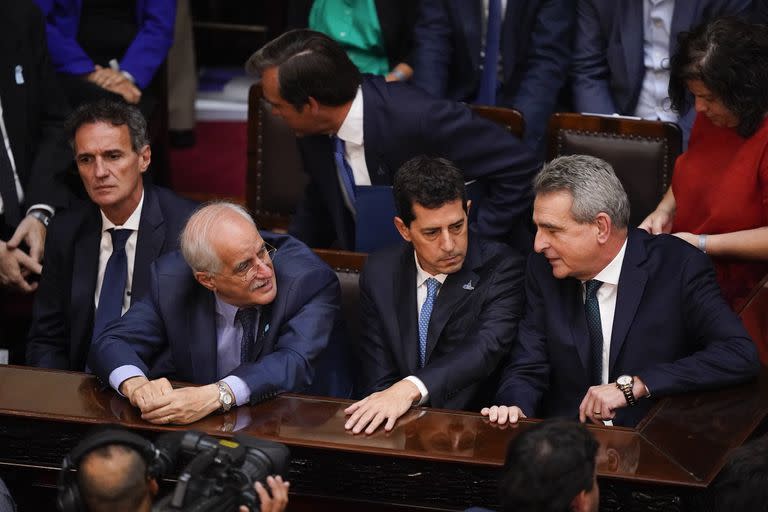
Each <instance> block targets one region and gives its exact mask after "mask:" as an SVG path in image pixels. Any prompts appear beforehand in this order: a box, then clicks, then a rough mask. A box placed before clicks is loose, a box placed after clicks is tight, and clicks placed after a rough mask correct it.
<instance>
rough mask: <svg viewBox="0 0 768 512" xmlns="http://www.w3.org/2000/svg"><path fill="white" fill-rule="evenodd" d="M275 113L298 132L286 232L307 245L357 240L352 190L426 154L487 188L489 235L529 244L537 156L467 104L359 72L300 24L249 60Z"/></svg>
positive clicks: (380, 181) (348, 245)
mask: <svg viewBox="0 0 768 512" xmlns="http://www.w3.org/2000/svg"><path fill="white" fill-rule="evenodd" d="M246 66H247V68H248V70H249V71H250V72H253V73H257V74H259V75H260V76H261V83H262V87H263V91H264V97H265V98H266V100H267V101H268V102H269V103H270V104H271V105H272V112H273V113H274V114H276V115H278V116H279V117H281V118H283V120H285V122H286V123H287V124H288V125H289V126H290V127H291V128H292V129H293V131H295V132H296V133H297V134H298V135H299V136H303V137H301V138H300V139H299V149H300V151H301V155H302V160H303V164H304V170H305V171H306V172H307V173H308V174H309V177H310V182H309V185H308V187H307V190H306V193H305V196H304V199H303V201H302V203H301V204H300V205H299V208H298V212H297V213H296V215H295V217H294V218H293V221H292V223H291V225H290V228H289V232H290V233H291V234H293V235H295V236H296V237H298V238H299V239H301V240H302V241H304V242H305V243H307V244H308V245H310V246H311V247H327V246H330V245H331V244H333V243H334V242H335V243H336V245H337V246H338V247H340V248H343V249H354V248H355V217H356V212H357V206H356V190H357V188H359V187H364V186H367V185H387V186H390V185H392V180H393V177H394V174H395V172H396V171H397V169H398V168H400V166H401V165H402V164H403V163H404V162H406V161H407V160H409V159H411V158H413V157H414V156H417V155H421V154H429V155H434V156H442V157H445V158H448V159H449V160H451V161H453V162H455V163H456V165H457V166H458V167H459V168H460V169H462V171H463V174H464V179H465V181H469V180H475V179H477V180H478V181H479V182H481V183H480V185H482V186H484V187H485V190H484V194H483V197H482V204H481V206H480V207H479V212H478V215H477V221H478V229H479V231H480V233H481V234H482V235H484V236H488V237H493V238H499V239H506V240H509V239H510V238H512V239H513V242H512V243H514V244H517V245H519V246H520V247H525V246H527V245H529V244H530V232H529V231H528V230H527V228H528V225H529V222H530V220H529V218H528V212H529V210H530V204H531V193H530V180H531V178H532V177H533V175H534V174H535V172H536V169H537V167H538V163H537V161H536V159H535V158H534V157H533V155H532V154H531V153H530V152H529V151H528V149H527V148H526V147H525V145H524V144H523V143H522V142H521V141H520V140H519V139H517V138H516V137H514V136H512V135H510V134H509V133H508V132H507V131H506V130H504V129H503V128H502V127H500V126H499V125H497V124H495V123H493V122H491V121H487V120H484V119H480V118H478V117H476V116H474V115H473V114H472V112H471V111H470V110H469V108H467V107H466V106H465V105H460V104H458V103H454V102H451V101H446V100H438V99H435V98H433V97H432V96H430V95H428V94H426V93H424V92H423V91H421V90H419V89H417V88H415V87H412V86H409V85H408V84H403V83H396V82H395V83H386V82H385V81H384V80H383V79H381V78H374V77H366V78H363V77H361V75H360V72H359V71H358V70H357V68H356V67H355V65H354V64H352V62H351V61H350V60H349V57H347V55H346V53H345V52H344V50H343V49H342V48H341V47H340V46H339V45H338V44H337V43H336V42H335V41H333V40H332V39H330V38H328V37H327V36H325V35H323V34H320V33H318V32H313V31H310V30H294V31H291V32H287V33H285V34H283V35H282V36H280V37H278V38H277V39H275V40H273V41H271V42H270V43H268V44H267V45H265V46H264V47H262V48H261V49H260V50H259V51H257V52H256V53H255V54H254V55H253V56H251V58H250V59H249V61H248V63H247V65H246Z"/></svg>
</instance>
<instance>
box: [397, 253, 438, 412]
mask: <svg viewBox="0 0 768 512" xmlns="http://www.w3.org/2000/svg"><path fill="white" fill-rule="evenodd" d="M413 259H414V260H416V319H417V322H416V325H418V323H419V322H418V320H421V307H422V306H423V305H424V302H425V301H426V300H427V279H429V278H430V277H434V278H435V279H437V280H438V281H439V282H440V286H439V287H438V288H437V293H436V296H437V295H440V288H442V286H443V283H445V280H446V279H447V278H448V274H436V275H434V276H433V275H432V274H430V273H429V272H427V271H426V270H424V269H423V268H421V265H420V264H419V257H418V256H417V255H416V251H413ZM432 312H433V313H434V312H435V310H434V308H433V309H432ZM414 348H418V346H417V347H414ZM405 380H408V381H410V382H413V383H414V384H415V385H416V387H417V388H419V393H421V399H420V400H419V401H418V403H417V404H416V405H422V404H423V403H424V402H426V401H427V399H428V398H429V390H428V389H427V386H425V385H424V383H423V382H422V381H421V379H419V378H418V377H416V376H415V375H409V376H407V377H406V378H405Z"/></svg>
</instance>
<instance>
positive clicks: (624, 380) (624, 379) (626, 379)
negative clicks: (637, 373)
mask: <svg viewBox="0 0 768 512" xmlns="http://www.w3.org/2000/svg"><path fill="white" fill-rule="evenodd" d="M631 382H632V377H630V376H629V375H622V376H621V377H619V378H618V379H616V384H618V385H619V386H627V385H629V384H630V383H631Z"/></svg>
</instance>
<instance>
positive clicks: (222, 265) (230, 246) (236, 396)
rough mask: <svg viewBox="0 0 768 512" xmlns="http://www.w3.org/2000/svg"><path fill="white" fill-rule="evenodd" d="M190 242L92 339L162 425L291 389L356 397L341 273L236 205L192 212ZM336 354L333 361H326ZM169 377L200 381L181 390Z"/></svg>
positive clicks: (118, 385)
mask: <svg viewBox="0 0 768 512" xmlns="http://www.w3.org/2000/svg"><path fill="white" fill-rule="evenodd" d="M180 245H181V252H178V251H177V252H173V253H170V254H167V255H165V256H163V257H161V258H159V259H158V260H157V261H156V262H155V263H154V264H153V265H152V270H151V277H150V286H149V292H148V294H147V296H146V297H145V298H144V299H142V300H141V301H139V302H137V303H136V304H134V305H133V306H132V307H131V309H130V310H129V311H128V312H127V313H126V314H125V315H124V316H123V317H122V318H121V319H120V320H119V321H118V322H115V323H112V324H111V325H110V326H108V327H107V329H106V330H105V331H104V332H103V333H102V334H101V336H99V337H98V339H96V340H95V341H94V343H93V345H92V346H91V352H90V355H89V358H88V364H89V366H90V367H91V368H92V369H93V371H94V373H96V374H97V375H98V376H99V377H101V378H102V379H103V380H104V381H105V382H109V383H110V385H111V386H112V387H113V388H114V389H116V390H118V391H120V392H121V393H122V394H123V395H125V396H126V397H127V398H128V399H129V400H130V401H131V404H133V405H134V406H136V407H139V408H140V409H141V412H142V417H143V418H144V419H145V420H147V421H151V422H153V423H191V422H193V421H196V420H198V419H200V418H202V417H204V416H207V415H208V414H210V413H212V412H214V411H216V410H222V411H227V410H229V408H230V407H231V406H233V405H242V404H247V403H251V404H253V403H258V402H261V401H263V400H266V399H268V398H272V397H274V396H275V395H276V394H278V393H280V392H283V391H296V392H299V391H308V392H310V393H312V394H328V395H334V396H348V394H349V392H350V387H349V380H348V378H347V373H346V372H347V371H348V368H346V367H345V366H344V365H343V364H341V362H340V360H339V359H338V358H336V356H337V355H336V354H335V353H334V352H333V351H334V350H336V349H341V348H342V347H341V345H340V342H341V341H342V339H341V334H342V333H341V329H340V327H341V312H340V309H341V308H340V293H341V292H340V287H339V282H338V279H337V277H336V274H335V273H334V272H333V271H332V270H331V269H330V268H329V267H328V266H327V265H326V264H325V263H323V261H322V260H320V258H318V257H317V256H316V255H315V254H314V253H312V251H311V250H309V248H307V247H306V246H305V245H304V244H302V243H301V242H298V241H297V240H295V239H294V238H292V237H289V236H285V235H274V234H270V233H267V232H264V233H261V234H260V233H259V231H258V230H257V229H256V226H255V224H254V223H253V219H252V218H251V216H250V215H249V214H248V212H247V211H245V210H244V209H243V208H242V207H240V206H238V205H235V204H232V203H213V204H211V205H208V206H205V207H203V208H201V209H200V210H198V211H197V212H196V213H194V214H193V215H192V217H190V219H189V222H188V223H187V225H186V227H185V228H184V230H183V232H182V235H181V242H180ZM330 356H333V357H334V359H332V360H331V361H330V364H329V365H328V366H327V367H323V366H322V365H323V364H324V363H323V361H327V360H328V358H329V357H330ZM159 375H164V376H168V377H172V378H175V379H178V380H182V381H186V382H192V383H195V384H203V385H202V386H200V387H186V388H180V389H172V388H171V385H170V383H169V382H168V380H167V379H166V378H164V377H163V378H156V379H153V380H148V378H147V377H148V376H149V377H154V376H159Z"/></svg>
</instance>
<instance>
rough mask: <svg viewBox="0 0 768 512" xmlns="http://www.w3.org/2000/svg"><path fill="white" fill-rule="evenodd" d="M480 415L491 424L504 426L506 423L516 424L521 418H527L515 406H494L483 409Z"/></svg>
mask: <svg viewBox="0 0 768 512" xmlns="http://www.w3.org/2000/svg"><path fill="white" fill-rule="evenodd" d="M480 414H482V415H483V416H487V417H488V420H489V421H490V422H491V423H498V424H499V425H504V424H506V423H517V422H518V421H519V420H520V419H522V418H527V416H526V415H525V414H524V413H523V411H522V409H520V408H519V407H518V406H516V405H510V406H507V405H494V406H491V407H484V408H483V409H482V410H481V411H480Z"/></svg>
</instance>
